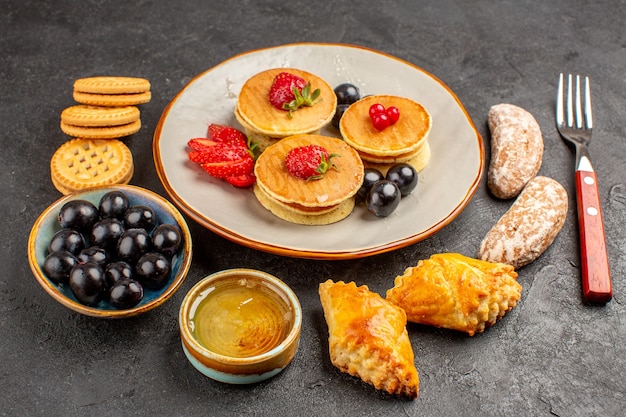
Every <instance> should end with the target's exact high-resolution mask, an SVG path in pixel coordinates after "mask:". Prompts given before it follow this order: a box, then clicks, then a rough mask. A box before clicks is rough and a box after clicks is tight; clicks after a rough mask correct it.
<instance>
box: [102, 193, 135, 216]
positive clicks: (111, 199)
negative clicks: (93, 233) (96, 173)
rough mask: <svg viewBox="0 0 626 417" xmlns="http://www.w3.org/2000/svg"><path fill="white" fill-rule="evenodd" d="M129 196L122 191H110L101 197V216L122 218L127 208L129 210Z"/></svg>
mask: <svg viewBox="0 0 626 417" xmlns="http://www.w3.org/2000/svg"><path fill="white" fill-rule="evenodd" d="M128 207H129V203H128V197H127V196H126V194H124V193H123V192H121V191H109V192H108V193H106V194H104V195H103V196H102V197H101V198H100V203H99V204H98V211H99V212H100V217H102V218H109V217H114V218H116V219H122V217H123V216H124V213H125V212H126V210H128Z"/></svg>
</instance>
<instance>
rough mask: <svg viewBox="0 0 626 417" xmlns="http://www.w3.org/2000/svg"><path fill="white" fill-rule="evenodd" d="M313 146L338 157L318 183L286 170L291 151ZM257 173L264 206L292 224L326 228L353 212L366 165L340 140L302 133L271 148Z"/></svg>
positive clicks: (259, 161)
mask: <svg viewBox="0 0 626 417" xmlns="http://www.w3.org/2000/svg"><path fill="white" fill-rule="evenodd" d="M296 113H297V112H296ZM311 144H315V145H319V146H322V147H323V148H325V149H326V151H327V152H328V153H329V154H333V153H334V154H338V155H339V156H337V157H334V158H333V163H334V164H335V166H336V169H335V168H333V169H330V170H328V171H327V172H326V175H325V176H324V177H323V178H321V179H319V180H309V181H307V180H303V179H300V178H297V177H296V176H294V175H292V174H290V173H289V171H287V168H286V166H285V158H286V156H287V154H288V153H289V151H290V150H291V149H293V148H297V147H300V146H306V145H311ZM254 174H255V175H256V178H257V181H256V185H255V186H254V194H255V196H256V197H257V199H258V200H259V202H260V203H261V205H263V207H265V208H266V209H268V210H269V211H271V212H272V213H273V214H274V215H276V216H278V217H280V218H281V219H283V220H286V221H289V222H292V223H298V224H306V225H323V224H330V223H334V222H337V221H339V220H342V219H344V218H345V217H347V216H348V215H349V214H350V213H351V212H352V210H353V208H354V204H355V198H354V196H355V195H356V193H357V191H358V190H359V188H360V187H361V183H362V182H363V162H362V161H361V158H360V157H359V154H358V153H357V152H356V150H354V149H353V148H352V147H350V146H349V145H347V144H346V143H345V142H343V141H342V140H340V139H336V138H332V137H328V136H321V135H310V134H303V135H294V136H289V137H286V138H284V139H281V140H279V141H276V143H274V144H273V145H271V146H269V147H268V148H267V149H266V150H265V151H264V152H263V153H262V154H261V155H260V156H259V158H258V159H257V161H256V164H255V167H254Z"/></svg>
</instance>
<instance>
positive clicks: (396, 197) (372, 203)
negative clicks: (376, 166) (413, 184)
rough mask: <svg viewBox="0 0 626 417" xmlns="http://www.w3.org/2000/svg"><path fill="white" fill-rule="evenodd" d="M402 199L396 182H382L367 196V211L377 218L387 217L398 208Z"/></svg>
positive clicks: (373, 187)
mask: <svg viewBox="0 0 626 417" xmlns="http://www.w3.org/2000/svg"><path fill="white" fill-rule="evenodd" d="M401 198H402V196H401V194H400V189H399V188H398V185H397V184H396V183H395V182H392V181H389V180H381V181H378V182H377V183H376V184H374V185H373V186H372V189H371V190H370V192H369V193H368V195H367V199H366V203H367V209H368V210H369V211H370V212H371V213H373V214H374V215H376V216H377V217H387V216H389V215H390V214H391V213H393V211H394V210H395V209H396V208H397V207H398V204H400V199H401Z"/></svg>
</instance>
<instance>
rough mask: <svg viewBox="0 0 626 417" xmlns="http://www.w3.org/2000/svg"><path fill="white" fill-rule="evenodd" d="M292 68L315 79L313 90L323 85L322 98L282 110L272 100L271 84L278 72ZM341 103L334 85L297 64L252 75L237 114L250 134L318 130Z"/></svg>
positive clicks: (278, 135) (274, 135) (281, 134)
mask: <svg viewBox="0 0 626 417" xmlns="http://www.w3.org/2000/svg"><path fill="white" fill-rule="evenodd" d="M281 72H289V73H291V74H294V75H297V76H299V77H301V78H303V79H304V80H305V81H308V82H310V83H311V92H313V91H315V90H316V89H320V95H319V100H318V101H317V102H316V103H315V104H314V105H313V106H311V107H301V108H299V109H298V110H296V111H294V112H293V113H292V116H293V117H291V118H290V117H289V112H287V111H285V110H279V109H277V108H275V107H274V106H272V104H271V103H270V101H269V92H270V87H271V86H272V83H273V81H274V78H275V77H276V75H278V74H279V73H281ZM336 107H337V96H335V92H334V90H333V88H332V87H331V86H330V85H329V84H328V83H327V82H326V81H324V80H323V79H322V78H320V77H318V76H317V75H315V74H311V73H310V72H306V71H303V70H299V69H295V68H273V69H269V70H265V71H262V72H260V73H258V74H256V75H254V76H253V77H251V78H250V79H248V80H247V81H246V82H245V83H244V85H243V86H242V88H241V91H240V92H239V96H238V97H237V105H236V106H235V118H236V119H237V121H238V122H239V123H240V124H241V125H242V127H243V128H244V129H245V130H246V134H247V135H251V134H253V133H258V134H261V135H264V136H268V137H270V138H284V137H287V136H292V135H300V134H306V133H318V132H319V131H320V129H321V128H322V127H324V126H326V125H327V124H329V123H330V121H331V120H332V118H333V116H334V115H335V110H336Z"/></svg>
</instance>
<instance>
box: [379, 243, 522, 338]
mask: <svg viewBox="0 0 626 417" xmlns="http://www.w3.org/2000/svg"><path fill="white" fill-rule="evenodd" d="M516 279H517V272H515V270H514V268H513V267H512V266H510V265H506V264H503V263H494V262H487V261H481V260H478V259H473V258H469V257H466V256H463V255H460V254H457V253H445V254H437V255H433V256H431V257H430V259H427V260H421V261H419V262H418V264H417V266H415V267H411V268H407V269H406V270H405V272H404V274H403V275H400V276H398V277H396V279H395V285H394V287H393V288H391V289H390V290H388V291H387V294H386V298H387V300H389V301H390V302H392V303H393V304H395V305H397V306H398V307H400V308H402V309H404V311H406V314H407V317H408V320H409V321H410V322H414V323H420V324H427V325H432V326H436V327H444V328H447V329H453V330H459V331H462V332H466V333H468V334H469V335H470V336H473V335H474V334H475V333H480V332H482V331H484V330H485V327H489V326H492V325H493V324H495V322H496V321H497V320H498V319H499V318H501V317H502V316H504V314H505V313H506V312H507V311H509V310H511V309H512V308H513V307H515V305H516V304H517V302H518V301H519V299H520V298H521V293H522V286H521V285H520V284H519V283H518V282H517V280H516Z"/></svg>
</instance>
